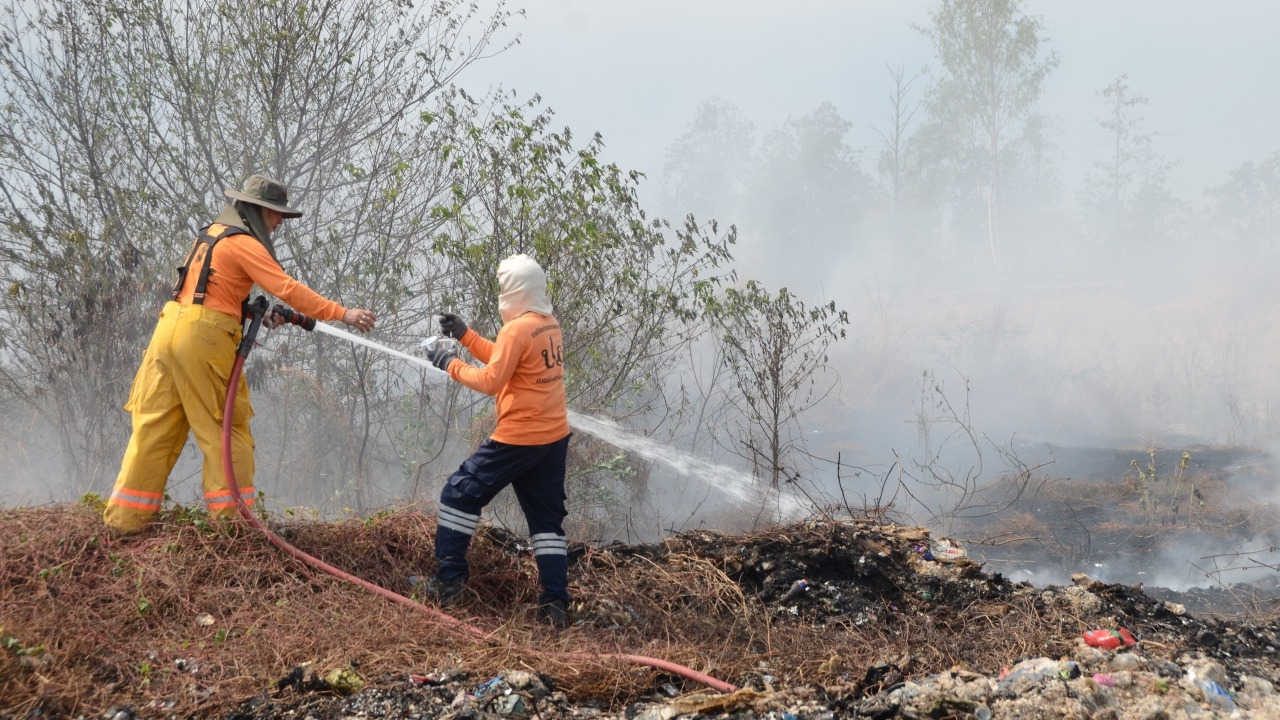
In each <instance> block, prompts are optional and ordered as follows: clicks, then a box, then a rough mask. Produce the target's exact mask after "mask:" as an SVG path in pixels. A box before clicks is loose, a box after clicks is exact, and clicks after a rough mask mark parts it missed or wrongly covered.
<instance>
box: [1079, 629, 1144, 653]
mask: <svg viewBox="0 0 1280 720" xmlns="http://www.w3.org/2000/svg"><path fill="white" fill-rule="evenodd" d="M1084 641H1085V642H1086V643H1088V644H1089V645H1092V646H1093V647H1096V648H1102V649H1104V650H1115V649H1116V648H1118V647H1120V646H1121V645H1124V646H1125V647H1132V646H1134V645H1137V644H1138V641H1137V640H1134V639H1133V635H1130V634H1129V631H1128V630H1125V629H1124V628H1120V629H1119V630H1090V631H1088V632H1086V633H1085V634H1084Z"/></svg>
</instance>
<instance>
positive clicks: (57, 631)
mask: <svg viewBox="0 0 1280 720" xmlns="http://www.w3.org/2000/svg"><path fill="white" fill-rule="evenodd" d="M164 520H165V521H164V522H163V523H161V524H159V525H158V526H157V527H155V528H154V529H152V530H149V531H148V532H147V533H145V534H143V535H141V536H137V537H131V538H116V537H112V536H111V535H109V534H108V533H106V532H105V530H104V528H103V527H102V525H101V522H100V520H99V515H98V513H97V509H96V508H95V507H93V506H92V505H90V504H80V505H74V506H56V507H47V508H36V509H15V510H6V511H3V512H0V537H4V538H6V540H5V543H4V547H3V550H2V551H0V575H3V577H2V578H0V622H2V623H3V628H0V643H2V645H3V647H2V648H0V717H4V718H25V717H61V716H76V715H85V716H86V717H89V716H95V715H96V716H103V714H106V715H105V716H107V717H113V718H115V717H120V718H128V717H131V716H134V715H136V716H138V717H209V716H224V717H241V718H250V717H252V718H277V717H298V718H303V717H314V718H318V719H319V718H329V717H334V718H337V717H347V716H362V717H436V716H442V715H445V714H449V715H450V716H451V717H452V716H457V717H479V716H486V715H493V716H504V717H512V718H523V717H527V716H529V715H531V714H534V713H536V714H538V715H539V716H540V717H542V718H550V717H598V716H618V717H624V716H625V717H627V718H629V719H633V718H636V717H638V716H643V720H667V719H668V718H671V717H674V716H675V715H695V714H696V715H721V716H723V715H728V716H732V717H750V716H762V717H763V716H765V715H767V714H768V713H774V717H783V718H787V716H788V715H791V716H794V717H813V718H830V717H834V716H837V715H840V716H855V715H856V716H869V717H933V718H944V717H993V715H992V713H995V715H994V716H997V717H1099V716H1112V717H1130V716H1133V717H1161V716H1173V714H1177V715H1178V716H1181V715H1182V714H1184V713H1186V714H1189V715H1191V716H1195V714H1194V713H1193V712H1192V711H1193V710H1194V711H1195V713H1200V712H1223V713H1225V712H1228V711H1229V709H1230V708H1231V707H1234V706H1236V705H1237V704H1238V705H1239V706H1240V707H1241V708H1246V709H1248V710H1250V711H1252V712H1253V713H1254V716H1255V717H1261V716H1266V713H1269V712H1273V711H1274V710H1275V707H1280V703H1277V700H1276V698H1275V696H1274V690H1273V683H1275V682H1276V681H1277V680H1280V671H1278V665H1280V664H1278V663H1277V661H1276V653H1277V651H1276V648H1277V647H1280V627H1278V626H1277V624H1276V622H1275V621H1274V619H1273V618H1269V617H1263V616H1255V617H1252V618H1244V619H1240V618H1235V619H1226V618H1215V617H1212V616H1207V615H1199V614H1195V613H1193V612H1188V611H1187V610H1186V608H1185V605H1184V604H1180V603H1179V602H1178V600H1179V598H1178V596H1176V595H1173V594H1166V596H1165V597H1160V598H1156V597H1152V596H1150V595H1148V594H1146V593H1144V592H1143V591H1142V590H1140V589H1138V588H1134V587H1129V586H1122V585H1104V584H1101V583H1096V582H1092V581H1090V580H1089V579H1088V578H1084V577H1081V578H1078V579H1077V584H1075V585H1071V586H1067V587H1049V588H1035V587H1032V586H1031V585H1028V584H1026V583H1015V582H1010V581H1009V580H1007V579H1005V578H1004V577H1002V576H1001V575H999V574H987V573H984V572H983V570H982V568H981V567H980V566H979V565H978V564H977V563H975V562H973V561H972V560H970V559H968V558H967V557H966V556H965V554H964V552H963V550H962V549H960V548H958V547H948V546H946V545H945V544H943V543H941V542H940V539H938V538H931V537H930V536H929V534H928V532H926V531H925V530H923V529H921V528H909V527H901V526H894V525H879V524H875V523H873V522H870V521H864V520H853V519H851V520H836V519H831V518H822V519H814V520H811V521H808V522H804V523H798V524H794V525H789V526H784V527H777V528H772V529H770V530H769V531H767V532H761V533H756V534H751V535H723V534H717V533H709V532H698V533H689V534H684V535H680V536H675V537H671V538H669V539H667V540H666V541H664V542H662V543H659V544H654V545H640V546H634V545H611V546H607V547H600V548H597V547H584V546H576V547H574V548H572V552H571V555H572V565H571V569H570V579H571V584H572V587H571V592H572V593H573V594H574V597H575V604H574V606H573V608H572V615H573V621H574V624H573V626H572V627H571V628H570V629H569V630H567V631H563V632H557V631H555V630H553V629H551V628H550V627H547V626H545V625H543V624H542V623H541V622H540V621H539V619H538V617H537V615H536V613H535V612H534V611H533V607H532V603H533V601H534V600H535V599H536V593H537V583H536V566H535V564H534V562H533V557H532V552H531V549H530V548H529V546H528V545H527V541H526V539H525V538H522V537H519V536H515V535H512V534H510V533H507V532H504V531H502V530H499V529H495V528H487V529H485V530H483V531H482V532H481V533H480V534H479V535H478V536H477V538H476V542H475V543H474V544H473V548H472V560H473V564H474V567H473V571H472V581H471V583H470V584H469V586H468V587H469V592H468V593H467V594H466V597H465V600H464V601H463V603H462V605H461V606H460V607H458V608H451V611H452V612H453V615H454V616H455V617H458V618H461V619H463V620H465V621H466V622H467V623H469V626H470V630H471V632H468V631H465V630H464V629H463V628H462V626H460V625H459V624H457V623H453V622H447V621H444V620H442V619H440V618H439V617H436V616H432V615H429V614H424V613H422V612H416V611H414V610H413V609H411V608H406V607H404V606H401V605H396V604H393V603H390V602H387V601H386V600H385V599H383V598H380V597H377V596H375V595H373V594H372V593H370V592H368V591H366V590H363V589H361V588H359V587H357V586H355V585H352V584H350V583H347V582H344V581H341V580H339V579H337V578H334V577H331V576H329V575H325V574H323V573H319V572H317V571H314V570H312V569H310V568H308V567H305V566H303V565H301V564H299V563H298V562H296V561H294V560H292V559H291V558H288V557H287V556H285V555H283V554H281V553H280V552H279V551H278V550H276V549H275V548H273V547H272V546H270V545H269V544H268V543H267V542H266V541H265V540H264V538H263V537H262V536H261V535H260V534H258V533H257V532H255V531H253V530H252V529H251V528H249V527H248V526H247V525H244V524H242V523H238V522H236V523H229V524H215V523H210V522H209V521H208V519H207V518H206V517H205V516H204V515H203V514H202V513H199V512H193V511H189V510H187V509H184V508H175V509H174V510H172V511H170V512H168V513H166V516H165V519H164ZM269 524H271V525H272V526H273V528H274V529H276V530H277V531H278V532H280V533H281V534H282V535H283V536H285V537H286V538H287V539H288V540H289V542H291V543H293V544H294V545H296V546H297V547H299V548H300V549H302V550H304V551H306V552H308V553H311V554H313V555H316V556H317V557H320V558H322V559H324V560H325V561H327V562H329V563H331V564H333V565H336V566H338V567H341V568H343V569H345V570H347V571H348V572H351V573H353V574H355V575H358V576H360V577H362V578H364V579H366V580H369V581H371V582H373V583H376V584H378V585H380V586H383V587H387V588H390V589H392V590H395V591H397V592H408V589H407V587H406V578H407V577H408V576H409V575H411V574H420V573H422V572H424V571H429V570H430V569H431V568H432V567H433V565H434V563H433V561H432V560H431V557H432V552H433V549H432V543H431V540H432V534H433V531H434V519H433V518H430V517H424V516H422V515H420V514H419V513H417V512H415V511H411V510H404V511H399V512H388V513H383V514H380V515H378V516H375V517H372V518H369V519H367V520H352V521H347V522H338V523H328V522H317V521H301V520H292V519H287V520H275V521H273V522H271V523H269ZM476 628H479V629H480V630H482V631H483V632H479V633H477V632H474V630H475V629H476ZM1119 628H1123V629H1126V630H1127V631H1129V632H1130V633H1132V636H1133V637H1134V638H1136V640H1137V644H1136V645H1135V646H1133V647H1121V648H1120V649H1119V652H1113V651H1111V650H1105V649H1096V648H1092V647H1089V646H1087V645H1086V644H1085V643H1084V642H1083V640H1082V633H1084V632H1086V631H1090V630H1095V629H1119ZM619 655H627V656H637V655H639V656H647V657H653V658H661V659H663V660H666V661H669V662H672V663H678V664H681V665H684V666H687V667H690V668H693V669H695V670H697V671H700V672H703V673H706V674H708V675H710V676H712V677H715V678H718V679H720V680H723V681H726V682H728V683H732V684H733V685H735V686H737V687H739V688H741V689H740V690H739V691H738V692H735V693H731V694H714V693H709V692H707V691H706V688H704V687H701V686H699V685H698V684H696V683H694V682H692V681H689V680H684V679H682V678H680V677H679V676H676V675H673V674H668V673H665V672H662V671H659V670H656V669H654V668H652V667H647V666H644V665H637V664H633V663H631V664H629V663H627V662H621V661H619V660H618V659H617V658H616V656H619ZM1218 691H1221V693H1219V692H1218ZM122 713H123V714H122ZM1161 713H1163V714H1164V715H1162V714H1161ZM788 720H791V718H788Z"/></svg>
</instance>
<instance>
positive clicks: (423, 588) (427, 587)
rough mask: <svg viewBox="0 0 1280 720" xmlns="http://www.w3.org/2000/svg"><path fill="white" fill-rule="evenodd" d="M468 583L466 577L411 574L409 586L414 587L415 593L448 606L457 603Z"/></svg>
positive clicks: (441, 605)
mask: <svg viewBox="0 0 1280 720" xmlns="http://www.w3.org/2000/svg"><path fill="white" fill-rule="evenodd" d="M466 583H467V579H466V578H460V579H458V580H439V579H437V578H435V577H423V576H421V575H410V576H409V587H411V588H413V590H414V595H416V596H418V597H421V598H422V599H424V600H430V601H431V602H433V603H435V604H436V605H437V606H439V607H448V606H450V605H453V604H455V603H457V602H458V600H460V599H461V598H462V591H463V590H465V589H466Z"/></svg>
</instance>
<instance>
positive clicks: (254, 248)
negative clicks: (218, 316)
mask: <svg viewBox="0 0 1280 720" xmlns="http://www.w3.org/2000/svg"><path fill="white" fill-rule="evenodd" d="M226 227H227V226H226V225H218V224H216V223H215V224H213V225H210V226H209V234H211V235H214V236H215V237H216V236H217V234H218V233H220V232H222V231H223V230H225V229H226ZM205 247H207V246H205ZM203 266H204V252H203V251H201V252H200V253H198V254H197V256H196V257H195V258H192V260H191V266H190V267H189V268H188V269H187V277H186V279H185V280H184V281H183V283H182V290H181V291H180V292H179V293H178V302H179V303H181V304H183V305H190V304H191V302H192V298H194V297H195V292H196V283H197V282H198V280H199V278H200V268H201V267H203ZM254 283H257V284H258V286H259V287H261V288H262V289H263V290H266V291H267V292H269V293H271V294H272V295H275V296H276V297H278V298H280V299H281V300H283V301H285V302H286V303H288V304H289V306H290V307H292V308H293V309H294V310H297V311H298V312H300V313H302V314H303V315H309V316H311V317H313V318H315V319H317V320H341V319H342V316H343V314H344V313H346V311H347V309H346V308H345V307H343V306H342V305H340V304H338V303H336V302H334V301H333V300H329V299H327V298H325V297H324V296H323V295H321V294H320V293H318V292H316V291H315V290H312V289H311V288H309V287H307V286H306V285H303V284H302V283H300V282H298V281H297V280H294V279H293V278H292V277H289V275H288V274H287V273H286V272H285V271H284V270H282V269H281V268H280V263H278V262H276V260H275V258H273V257H271V253H269V252H267V249H266V248H265V247H263V246H262V243H260V242H258V241H257V240H256V239H255V238H254V237H252V236H250V235H244V234H237V235H228V236H227V237H225V238H223V239H221V240H219V241H218V244H217V245H216V246H214V248H213V262H212V264H211V265H210V272H209V283H208V286H207V287H206V288H205V298H204V306H205V307H207V308H209V309H210V310H217V311H218V312H222V313H226V314H228V315H230V316H231V317H234V318H237V319H238V318H239V317H240V301H241V300H244V298H245V296H247V295H248V294H249V291H250V290H251V289H252V288H253V285H254Z"/></svg>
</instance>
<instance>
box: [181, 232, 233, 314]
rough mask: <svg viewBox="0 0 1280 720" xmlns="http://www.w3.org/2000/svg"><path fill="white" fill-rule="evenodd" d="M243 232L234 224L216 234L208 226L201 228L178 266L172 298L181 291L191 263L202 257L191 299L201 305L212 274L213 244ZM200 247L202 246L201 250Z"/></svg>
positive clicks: (193, 302) (195, 303) (198, 260)
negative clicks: (184, 260)
mask: <svg viewBox="0 0 1280 720" xmlns="http://www.w3.org/2000/svg"><path fill="white" fill-rule="evenodd" d="M244 234H245V231H244V230H243V229H242V228H238V227H236V226H234V225H228V226H227V229H226V230H223V231H222V232H220V233H218V234H217V235H211V234H210V233H209V228H208V227H206V228H204V229H203V230H201V231H200V236H199V237H197V238H196V241H195V242H194V243H192V244H191V252H189V253H187V260H186V262H184V263H182V266H181V267H179V268H178V281H177V282H176V283H174V284H173V299H174V300H177V299H178V295H179V294H180V293H181V292H182V285H183V284H184V283H185V282H186V281H187V271H188V270H189V269H190V268H191V263H193V262H201V260H202V259H203V264H202V265H201V266H200V275H199V278H198V279H197V280H196V292H195V295H193V296H192V299H191V302H192V304H194V305H203V304H204V295H205V290H206V289H207V288H208V287H209V276H210V275H212V274H213V270H212V269H211V268H210V265H211V264H212V263H213V246H214V245H217V244H218V241H219V240H221V239H222V238H224V237H227V236H229V235H244ZM202 247H203V248H204V249H203V251H202V250H201V248H202ZM202 256H203V257H202Z"/></svg>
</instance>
